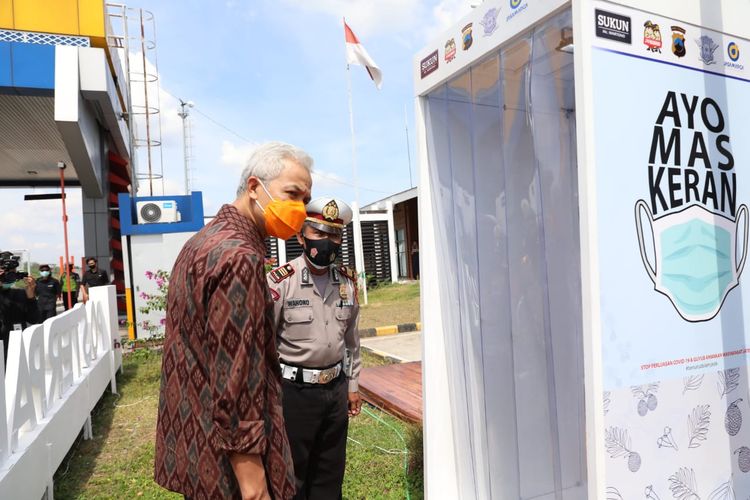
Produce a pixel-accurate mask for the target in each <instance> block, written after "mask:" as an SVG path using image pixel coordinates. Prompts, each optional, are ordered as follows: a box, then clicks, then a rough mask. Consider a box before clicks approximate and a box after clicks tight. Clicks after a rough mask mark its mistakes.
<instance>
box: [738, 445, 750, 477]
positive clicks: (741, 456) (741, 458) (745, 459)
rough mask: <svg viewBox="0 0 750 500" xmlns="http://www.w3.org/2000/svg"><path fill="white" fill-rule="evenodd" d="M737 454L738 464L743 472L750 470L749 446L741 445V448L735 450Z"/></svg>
mask: <svg viewBox="0 0 750 500" xmlns="http://www.w3.org/2000/svg"><path fill="white" fill-rule="evenodd" d="M734 454H735V455H737V466H738V467H739V468H740V470H741V471H742V472H747V471H750V448H748V447H747V446H740V448H739V449H737V450H735V451H734Z"/></svg>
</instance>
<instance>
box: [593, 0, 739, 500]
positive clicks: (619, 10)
mask: <svg viewBox="0 0 750 500" xmlns="http://www.w3.org/2000/svg"><path fill="white" fill-rule="evenodd" d="M590 29H592V30H594V36H593V39H594V40H595V43H594V50H593V55H592V57H593V60H592V61H591V62H592V69H593V89H594V129H595V151H596V176H597V186H596V191H597V199H598V203H597V207H596V208H597V213H598V221H597V225H598V227H599V241H598V254H599V264H600V265H599V269H598V273H599V285H600V290H601V295H600V300H601V311H600V316H601V332H602V338H601V341H602V352H601V355H602V366H603V374H602V375H603V385H604V390H605V392H604V394H603V398H604V412H605V429H604V439H605V442H604V443H603V446H604V447H605V448H606V485H607V491H606V495H605V494H604V493H602V495H603V497H606V498H608V499H610V498H611V499H615V500H616V499H635V498H644V497H645V498H647V499H658V498H661V499H666V498H680V499H687V498H690V499H699V498H704V499H705V498H709V499H730V498H731V499H734V498H735V496H736V498H740V497H741V498H747V496H748V494H750V474H747V473H748V472H749V471H750V423H747V422H746V423H744V424H743V415H747V414H748V411H750V405H749V403H750V397H749V394H748V376H747V366H748V356H747V354H748V353H749V352H750V350H749V349H748V341H747V336H748V333H750V327H748V325H747V323H746V320H745V319H744V314H745V312H747V311H750V293H748V292H747V291H746V287H745V286H744V284H745V283H746V282H747V280H748V279H750V278H748V276H746V274H747V270H746V269H745V262H746V257H747V252H748V225H749V224H748V223H749V218H748V208H747V206H748V205H749V204H750V172H749V171H748V168H750V141H748V140H747V138H748V137H750V72H749V71H748V69H747V68H746V67H745V64H744V58H745V57H747V55H748V54H750V43H748V41H746V40H742V39H739V38H736V37H731V36H727V35H725V34H722V33H717V32H714V31H710V30H707V29H704V28H701V27H699V26H693V25H690V24H686V23H683V22H680V21H679V20H675V19H667V18H664V17H660V16H655V15H653V14H649V13H646V12H641V11H637V10H633V9H628V8H624V7H622V6H617V5H614V4H609V3H606V2H597V3H596V4H595V15H594V26H591V27H590Z"/></svg>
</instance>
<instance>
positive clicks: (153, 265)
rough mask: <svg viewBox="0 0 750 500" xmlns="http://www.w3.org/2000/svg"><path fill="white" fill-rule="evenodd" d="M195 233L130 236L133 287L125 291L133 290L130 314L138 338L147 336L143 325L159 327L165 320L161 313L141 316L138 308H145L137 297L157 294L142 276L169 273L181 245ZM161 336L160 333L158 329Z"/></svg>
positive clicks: (144, 303) (152, 285)
mask: <svg viewBox="0 0 750 500" xmlns="http://www.w3.org/2000/svg"><path fill="white" fill-rule="evenodd" d="M194 234H195V233H193V232H190V233H166V234H135V235H131V236H130V250H131V253H130V266H131V268H132V270H133V283H130V284H129V287H128V288H132V289H133V290H134V295H135V302H134V309H135V310H134V313H135V322H136V325H137V329H138V333H137V336H138V338H146V337H148V336H149V332H148V331H147V330H146V329H144V328H142V327H141V323H142V322H143V321H149V322H150V323H151V324H156V325H159V323H160V321H161V319H162V318H164V317H165V312H164V311H158V312H151V313H148V314H143V313H141V312H140V308H141V307H144V306H145V305H146V300H145V299H144V298H143V297H142V296H141V293H146V294H155V293H157V286H156V282H155V281H153V280H149V279H148V278H146V272H147V271H149V272H155V271H157V270H163V271H167V272H171V271H172V267H174V263H175V260H177V256H178V255H179V253H180V250H182V247H183V246H184V245H185V242H186V241H187V240H189V239H190V238H191V237H192V236H193V235H194ZM162 332H163V329H162Z"/></svg>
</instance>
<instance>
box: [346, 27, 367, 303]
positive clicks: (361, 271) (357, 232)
mask: <svg viewBox="0 0 750 500" xmlns="http://www.w3.org/2000/svg"><path fill="white" fill-rule="evenodd" d="M343 19H344V29H346V18H343ZM344 58H345V59H346V87H347V93H348V94H349V132H350V134H351V136H352V175H353V177H354V179H353V180H354V200H355V206H354V210H356V212H357V213H356V217H355V219H354V225H353V226H357V227H354V235H353V236H354V237H355V242H354V245H355V250H354V256H355V259H354V260H355V267H357V268H358V269H357V273H358V275H359V279H360V284H361V286H362V297H363V298H364V303H365V305H367V273H366V272H365V262H364V247H363V246H362V228H361V226H360V218H359V174H358V173H357V141H356V139H355V135H354V105H353V104H352V102H353V101H352V76H351V73H350V71H349V59H348V57H347V53H346V43H345V44H344ZM357 247H359V248H357ZM358 250H359V251H358ZM357 255H359V256H360V259H359V260H361V262H357V260H358V259H357Z"/></svg>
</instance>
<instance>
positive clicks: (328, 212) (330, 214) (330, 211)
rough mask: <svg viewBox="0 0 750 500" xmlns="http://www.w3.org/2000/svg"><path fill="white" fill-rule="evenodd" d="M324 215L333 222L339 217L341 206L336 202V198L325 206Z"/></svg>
mask: <svg viewBox="0 0 750 500" xmlns="http://www.w3.org/2000/svg"><path fill="white" fill-rule="evenodd" d="M322 215H323V217H325V219H326V220H327V221H329V222H333V221H335V220H336V219H338V218H339V206H338V205H337V204H336V200H331V201H329V202H328V203H327V204H326V206H324V207H323V211H322Z"/></svg>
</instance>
